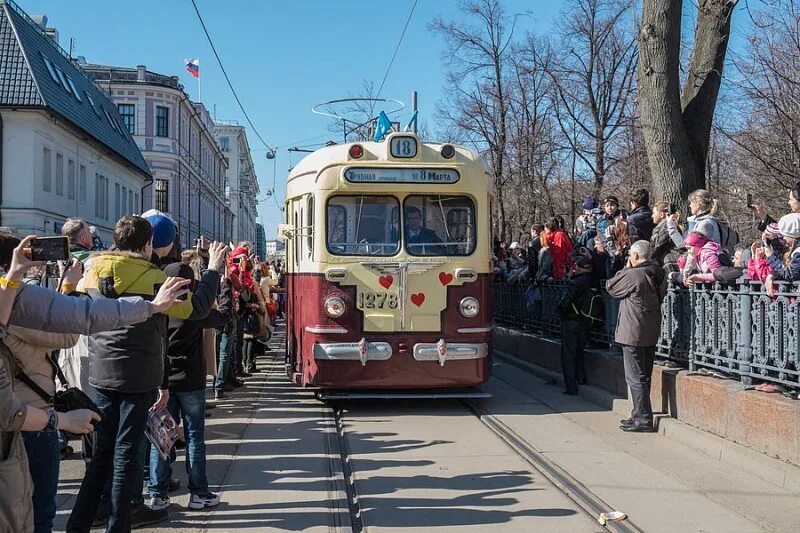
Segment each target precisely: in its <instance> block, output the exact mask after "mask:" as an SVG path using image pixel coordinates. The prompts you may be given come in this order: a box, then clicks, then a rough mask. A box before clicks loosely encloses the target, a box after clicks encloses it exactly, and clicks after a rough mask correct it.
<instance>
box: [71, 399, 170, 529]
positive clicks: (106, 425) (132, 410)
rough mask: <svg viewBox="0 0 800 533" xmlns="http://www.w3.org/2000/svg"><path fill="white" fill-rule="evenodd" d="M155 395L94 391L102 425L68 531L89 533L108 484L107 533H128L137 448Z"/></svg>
mask: <svg viewBox="0 0 800 533" xmlns="http://www.w3.org/2000/svg"><path fill="white" fill-rule="evenodd" d="M156 396H157V391H156V390H152V391H148V392H143V393H138V394H126V393H122V392H117V391H110V390H102V389H97V400H96V403H97V407H98V408H99V410H100V416H101V417H102V421H101V422H100V423H99V424H97V430H96V431H97V442H96V448H95V450H94V454H93V457H92V460H91V462H89V464H88V466H87V467H86V474H85V475H84V477H83V482H82V483H81V489H80V492H78V497H77V499H76V500H75V506H74V507H73V509H72V514H71V515H70V517H69V520H68V521H67V530H68V531H69V530H74V531H76V532H80V533H88V532H89V530H90V529H91V527H92V520H93V519H94V515H95V511H96V510H97V507H98V505H99V504H100V496H101V495H102V493H103V490H104V488H105V486H106V483H107V482H108V480H109V477H111V476H113V481H112V483H111V514H110V516H109V518H108V528H107V529H106V531H107V533H117V532H120V533H123V532H124V533H127V532H129V531H130V529H131V517H130V514H131V497H132V496H133V490H132V489H133V480H135V479H136V478H137V477H139V479H141V477H140V476H137V475H136V474H137V469H140V470H141V469H142V468H143V467H142V465H141V464H140V463H139V448H140V445H141V442H142V435H144V428H145V424H146V423H147V412H148V411H149V409H150V407H151V406H152V405H153V403H155V401H156Z"/></svg>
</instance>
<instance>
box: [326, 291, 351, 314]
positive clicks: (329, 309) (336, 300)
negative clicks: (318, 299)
mask: <svg viewBox="0 0 800 533" xmlns="http://www.w3.org/2000/svg"><path fill="white" fill-rule="evenodd" d="M323 307H324V308H325V314H326V315H328V316H329V317H331V318H341V317H342V315H344V313H345V311H347V305H345V303H344V300H343V299H342V298H341V297H339V296H328V297H327V298H325V303H324V305H323Z"/></svg>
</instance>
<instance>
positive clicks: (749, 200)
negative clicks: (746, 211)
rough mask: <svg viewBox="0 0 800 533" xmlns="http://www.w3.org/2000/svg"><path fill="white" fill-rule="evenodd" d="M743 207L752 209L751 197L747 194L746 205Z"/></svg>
mask: <svg viewBox="0 0 800 533" xmlns="http://www.w3.org/2000/svg"><path fill="white" fill-rule="evenodd" d="M745 207H753V195H752V194H751V193H747V205H746V206H745Z"/></svg>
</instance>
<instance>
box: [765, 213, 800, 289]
mask: <svg viewBox="0 0 800 533" xmlns="http://www.w3.org/2000/svg"><path fill="white" fill-rule="evenodd" d="M778 228H779V230H780V232H781V236H782V237H783V240H784V242H785V243H786V251H785V253H784V254H783V255H782V256H781V254H780V253H778V251H777V250H776V249H775V248H774V247H773V246H772V245H771V244H769V243H767V244H766V245H765V246H764V255H766V257H767V264H769V268H770V270H771V271H772V273H771V274H770V275H769V276H767V279H766V282H765V285H766V289H767V293H769V294H774V293H775V292H776V291H775V287H774V285H773V283H774V282H775V281H798V280H800V246H798V243H800V213H789V214H788V215H784V216H782V217H781V219H780V220H779V221H778Z"/></svg>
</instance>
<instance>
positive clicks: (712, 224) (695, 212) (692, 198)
mask: <svg viewBox="0 0 800 533" xmlns="http://www.w3.org/2000/svg"><path fill="white" fill-rule="evenodd" d="M689 209H690V210H691V212H692V215H691V216H690V217H689V220H688V222H689V228H688V232H689V233H691V232H693V231H695V232H698V233H702V234H703V235H705V236H706V237H707V238H708V239H709V240H711V241H713V242H715V243H717V244H719V245H722V244H723V242H722V235H721V231H720V230H721V223H722V222H721V221H720V219H719V216H718V213H719V210H720V205H719V202H718V201H717V200H716V199H715V198H713V197H712V196H711V193H709V192H708V191H707V190H705V189H698V190H696V191H694V192H693V193H692V194H690V195H689ZM669 229H670V236H671V237H672V238H673V240H674V241H675V242H676V243H679V244H678V248H683V247H684V243H683V237H684V236H683V235H681V234H680V232H679V229H678V227H677V225H672V224H670V226H669Z"/></svg>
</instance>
